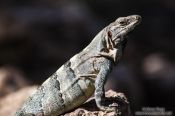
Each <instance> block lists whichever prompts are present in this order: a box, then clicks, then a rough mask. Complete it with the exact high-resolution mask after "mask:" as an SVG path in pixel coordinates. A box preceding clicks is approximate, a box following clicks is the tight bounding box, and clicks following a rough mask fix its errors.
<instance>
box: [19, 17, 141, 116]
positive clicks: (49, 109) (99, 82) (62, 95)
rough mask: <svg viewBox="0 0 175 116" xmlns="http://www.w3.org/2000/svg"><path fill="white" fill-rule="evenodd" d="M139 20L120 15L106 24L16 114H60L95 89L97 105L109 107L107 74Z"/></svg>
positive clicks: (77, 104) (78, 104) (118, 58)
mask: <svg viewBox="0 0 175 116" xmlns="http://www.w3.org/2000/svg"><path fill="white" fill-rule="evenodd" d="M140 20H141V18H140V16H138V15H131V16H127V17H120V18H118V19H117V20H116V21H115V22H113V23H111V24H110V25H108V26H107V27H105V28H104V29H103V30H102V31H100V32H99V33H98V34H97V36H96V37H95V38H94V39H93V40H92V42H91V43H90V44H89V45H88V46H87V47H86V48H85V49H83V51H81V52H80V53H78V54H76V55H75V56H73V57H72V58H71V59H70V60H69V61H67V62H66V63H65V64H64V65H62V66H61V67H60V68H59V69H58V70H57V71H56V72H55V73H54V74H53V75H52V76H50V77H49V78H48V79H47V80H46V81H45V82H44V83H43V84H42V85H41V86H40V87H39V89H38V90H37V92H36V93H35V94H33V95H32V96H31V97H29V98H28V100H27V101H26V102H25V103H24V105H23V106H22V108H21V109H20V111H19V112H17V113H16V116H25V115H28V114H31V115H38V114H42V115H44V116H45V115H46V116H47V115H49V116H57V115H60V114H63V113H65V112H67V111H70V110H72V109H74V108H76V107H78V106H80V105H81V104H83V103H84V102H85V101H86V100H87V99H88V98H90V97H91V96H92V95H93V93H94V92H95V101H96V105H97V107H98V108H99V109H101V110H106V109H110V108H109V107H108V106H104V103H103V101H104V97H105V95H104V93H105V92H104V85H105V82H106V80H107V76H108V74H109V73H110V72H111V70H112V67H113V65H114V62H115V63H117V62H118V61H119V60H120V58H121V56H122V53H123V48H124V47H125V43H124V42H123V41H124V40H126V39H125V36H126V35H127V34H128V33H129V32H130V31H132V30H133V29H134V27H135V26H136V25H138V24H139V22H140Z"/></svg>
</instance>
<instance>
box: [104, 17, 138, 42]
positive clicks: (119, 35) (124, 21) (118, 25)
mask: <svg viewBox="0 0 175 116" xmlns="http://www.w3.org/2000/svg"><path fill="white" fill-rule="evenodd" d="M140 21H141V17H140V16H139V15H131V16H127V17H120V18H118V19H117V20H116V21H115V22H113V23H111V24H110V25H109V26H108V27H107V28H106V29H107V30H106V32H107V36H108V38H109V39H111V41H112V42H114V44H115V45H116V44H117V43H120V42H122V41H124V40H125V37H126V35H127V34H128V33H129V32H130V31H132V30H133V29H134V27H135V26H136V25H138V24H139V23H140Z"/></svg>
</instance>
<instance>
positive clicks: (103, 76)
mask: <svg viewBox="0 0 175 116" xmlns="http://www.w3.org/2000/svg"><path fill="white" fill-rule="evenodd" d="M108 65H109V64H108ZM109 72H110V66H109V67H106V66H102V67H101V69H100V72H99V73H98V75H97V79H96V81H95V101H96V105H97V107H98V108H99V109H100V110H110V111H111V110H113V109H112V108H111V107H109V106H106V105H105V90H104V85H105V83H106V80H107V76H108V74H109Z"/></svg>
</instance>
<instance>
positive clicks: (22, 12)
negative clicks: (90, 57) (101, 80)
mask: <svg viewBox="0 0 175 116" xmlns="http://www.w3.org/2000/svg"><path fill="white" fill-rule="evenodd" d="M133 14H139V15H141V16H142V23H141V24H140V25H139V26H138V27H137V28H136V29H135V30H134V31H133V32H132V34H130V38H129V39H128V43H127V47H126V49H125V52H124V56H123V58H122V60H121V62H120V63H119V64H118V65H117V66H116V67H115V68H114V69H113V72H112V74H111V75H110V77H109V79H108V82H107V84H106V89H113V90H116V91H118V92H123V93H125V94H126V96H127V98H128V99H129V101H130V103H131V109H132V111H133V113H134V112H136V111H140V110H141V109H142V108H143V107H163V108H165V109H166V110H168V111H172V112H173V111H175V104H174V103H175V100H174V98H175V35H174V34H175V29H174V27H175V1H174V0H140V1H139V0H88V1H86V0H71V1H70V0H37V1H36V0H25V1H24V0H13V1H12V0H1V1H0V109H1V110H0V113H1V112H3V111H2V108H3V105H5V104H6V103H3V104H2V100H4V99H5V97H8V96H9V95H10V94H12V93H15V92H17V91H19V90H20V89H22V88H24V87H27V86H32V85H40V84H41V83H42V82H43V81H44V80H45V79H47V78H48V77H49V76H50V75H51V74H52V73H54V72H55V71H56V70H57V69H58V68H59V67H60V66H61V65H62V64H63V63H65V62H66V61H67V60H69V59H70V58H71V57H72V56H73V55H75V54H76V53H78V52H79V51H81V50H82V49H83V48H84V47H86V46H87V45H88V44H89V43H90V41H91V40H92V39H93V37H94V36H95V35H96V34H97V33H98V32H99V31H100V30H101V29H103V28H104V27H105V26H107V25H108V24H109V23H111V22H112V21H114V20H115V19H116V18H118V17H121V16H128V15H133ZM9 99H10V97H9ZM12 102H14V101H12ZM2 116H3V115H2Z"/></svg>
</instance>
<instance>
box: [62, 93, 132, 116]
mask: <svg viewBox="0 0 175 116" xmlns="http://www.w3.org/2000/svg"><path fill="white" fill-rule="evenodd" d="M105 94H106V100H107V103H109V104H110V102H112V103H114V104H115V105H116V107H115V110H114V111H112V112H107V111H100V110H99V109H98V108H97V106H96V104H95V100H94V97H91V98H90V99H89V100H88V101H87V102H86V103H85V104H83V105H82V106H80V107H79V108H77V109H76V110H74V111H71V112H69V113H66V114H64V115H62V116H132V113H131V110H130V107H129V102H128V100H127V98H126V97H125V95H124V94H123V93H116V92H115V91H113V90H108V91H107V92H106V93H105Z"/></svg>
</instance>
